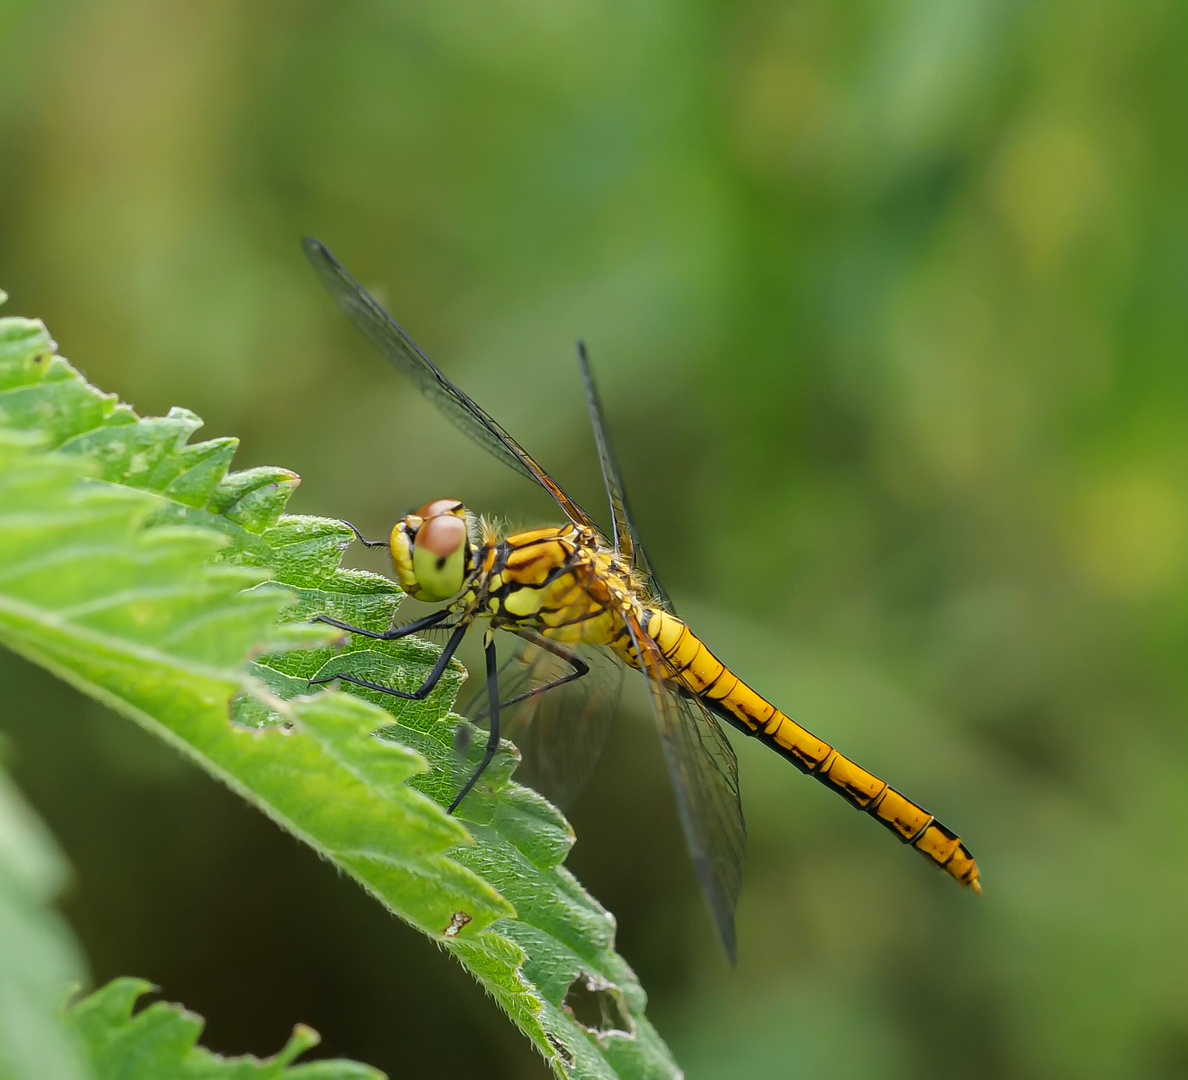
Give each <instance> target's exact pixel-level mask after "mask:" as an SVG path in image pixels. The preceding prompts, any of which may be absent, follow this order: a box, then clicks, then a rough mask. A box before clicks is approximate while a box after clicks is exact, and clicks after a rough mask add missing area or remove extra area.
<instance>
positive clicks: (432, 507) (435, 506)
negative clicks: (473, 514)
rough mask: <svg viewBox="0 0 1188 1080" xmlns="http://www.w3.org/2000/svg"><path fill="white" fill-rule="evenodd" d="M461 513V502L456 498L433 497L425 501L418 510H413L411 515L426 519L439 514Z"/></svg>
mask: <svg viewBox="0 0 1188 1080" xmlns="http://www.w3.org/2000/svg"><path fill="white" fill-rule="evenodd" d="M461 513H462V504H461V503H460V502H459V501H458V500H457V499H434V500H433V501H432V502H427V503H426V504H425V505H424V506H422V507H421V509H420V510H417V511H415V512H414V514H413V516H414V517H419V518H422V519H425V520H428V519H429V518H432V517H437V516H438V515H439V514H458V515H460V514H461Z"/></svg>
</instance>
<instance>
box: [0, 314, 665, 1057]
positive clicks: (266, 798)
mask: <svg viewBox="0 0 1188 1080" xmlns="http://www.w3.org/2000/svg"><path fill="white" fill-rule="evenodd" d="M9 323H19V324H20V325H19V326H9V325H6V324H9ZM49 347H50V343H49V338H48V335H46V334H45V333H44V328H41V327H40V324H32V323H27V322H25V321H23V320H0V387H7V389H3V390H0V418H7V422H8V423H9V424H10V426H16V427H19V428H21V429H22V430H24V431H26V432H35V433H36V434H37V436H38V437H39V438H40V439H42V440H43V441H44V442H45V443H46V445H48V446H55V447H60V448H61V450H62V451H65V452H64V453H62V452H59V453H47V452H45V451H44V450H33V449H31V448H30V447H29V445H28V440H27V439H24V440H23V441H22V440H20V439H17V438H9V439H8V441H7V442H5V441H4V440H3V439H2V438H0V642H3V643H5V644H7V645H9V646H10V647H11V648H13V649H14V650H15V651H18V652H20V653H22V654H23V655H25V656H27V657H29V658H31V659H33V660H34V661H36V662H38V663H41V664H43V665H44V666H46V667H47V668H49V669H50V670H52V671H55V672H56V673H58V674H59V675H60V676H61V677H63V678H64V679H66V680H68V681H70V682H71V683H73V684H74V685H75V686H77V687H79V688H80V689H82V690H83V691H84V692H86V693H88V694H90V695H91V696H93V697H95V698H97V699H99V700H101V701H104V702H106V703H108V704H109V705H111V706H112V707H113V708H115V709H116V710H118V711H121V712H123V713H124V714H125V715H128V716H131V717H132V718H134V719H136V720H137V721H138V722H139V723H141V724H143V725H144V726H145V727H147V728H149V729H150V730H152V731H155V732H156V733H157V734H159V735H160V736H161V737H163V738H165V739H166V740H167V741H169V742H171V743H173V744H174V745H175V746H177V747H178V748H179V749H181V750H182V751H183V752H184V753H186V754H187V755H189V756H190V757H191V758H193V759H194V760H196V761H197V762H198V763H200V764H201V765H202V766H203V767H204V768H205V769H207V770H208V771H209V772H211V773H212V774H213V775H215V776H217V777H219V778H220V779H222V780H223V781H224V782H226V783H227V784H228V785H229V786H231V787H232V788H234V789H235V790H237V791H238V792H240V793H241V794H242V795H243V796H244V797H245V798H247V799H248V800H249V801H251V802H252V803H254V804H255V805H256V806H258V807H259V808H260V809H261V810H263V811H264V812H265V813H267V814H268V815H269V816H271V817H272V818H273V819H274V820H276V821H277V822H278V823H280V824H281V825H282V826H284V827H285V828H286V829H288V830H290V831H291V832H293V833H294V834H295V835H297V836H299V837H300V838H302V839H303V840H305V841H306V842H307V843H308V844H310V845H311V846H312V847H314V848H315V849H316V850H318V851H319V852H320V853H321V854H322V855H323V856H325V857H326V858H328V859H330V860H332V861H333V862H335V863H336V864H337V865H338V866H340V867H342V868H343V869H344V870H346V871H347V872H349V873H350V874H351V875H352V876H353V877H355V879H356V880H358V881H359V882H360V884H362V885H363V886H364V888H366V889H367V890H368V891H369V892H371V893H372V894H373V895H375V896H376V897H377V898H378V899H379V900H380V901H381V902H383V903H384V904H385V905H386V906H387V907H388V908H389V909H390V910H392V911H393V912H395V913H397V914H398V915H400V916H401V917H402V918H404V919H406V920H407V921H409V922H410V923H412V924H413V925H414V926H416V927H418V928H419V929H420V930H422V931H423V932H424V933H426V934H428V935H429V936H431V937H433V938H434V939H435V940H436V941H438V942H439V943H441V944H442V945H443V946H445V947H446V948H447V949H448V950H450V951H451V952H452V953H453V954H454V955H455V956H456V957H457V958H458V959H459V960H460V961H461V962H462V963H463V964H464V965H465V966H466V967H467V968H468V969H469V970H470V971H471V972H472V973H473V974H474V975H475V977H476V978H477V979H478V980H479V981H480V982H481V983H482V985H483V986H485V987H486V988H487V990H488V991H489V992H490V993H491V994H492V996H493V997H494V998H495V999H496V1001H497V1002H498V1003H499V1005H500V1006H501V1007H502V1008H503V1009H504V1010H505V1011H506V1012H507V1014H508V1015H509V1016H510V1017H511V1018H512V1020H513V1021H514V1022H515V1023H516V1024H517V1025H518V1026H519V1027H520V1028H521V1030H522V1031H524V1033H525V1034H526V1035H527V1036H528V1037H529V1038H530V1039H531V1040H532V1042H533V1043H534V1044H535V1045H536V1047H537V1048H538V1049H539V1051H540V1052H541V1053H542V1054H543V1055H544V1056H545V1058H546V1059H547V1060H548V1061H549V1062H550V1063H551V1065H552V1066H553V1068H554V1070H555V1071H556V1072H557V1073H558V1075H562V1076H572V1077H606V1078H612V1077H624V1078H626V1077H636V1076H648V1077H669V1076H676V1075H679V1072H678V1070H677V1068H676V1066H675V1064H674V1063H673V1062H672V1059H671V1057H670V1056H669V1054H668V1051H667V1049H666V1047H665V1046H664V1044H663V1042H661V1040H660V1039H659V1037H658V1036H657V1035H656V1033H655V1031H654V1030H653V1029H652V1027H651V1026H650V1024H649V1023H648V1021H647V1019H646V1017H645V1016H644V1008H645V1004H646V999H645V996H644V993H643V990H642V989H641V987H640V986H639V984H638V981H637V980H636V978H635V976H634V974H633V973H632V972H631V970H630V968H629V967H628V966H627V965H626V963H625V962H624V961H623V960H622V959H621V958H620V957H619V956H618V955H617V954H616V953H615V952H614V948H613V939H614V920H613V918H612V917H611V916H610V914H609V913H608V912H606V911H605V910H604V909H603V908H602V907H601V906H600V905H599V904H598V903H597V902H596V901H595V900H593V898H591V897H590V896H589V895H588V894H586V893H585V892H584V891H583V890H582V889H581V888H580V886H579V885H578V884H577V882H576V881H575V880H574V878H573V877H572V875H570V874H569V873H568V871H566V870H565V869H564V867H563V866H562V865H561V863H562V860H563V859H564V858H565V855H566V853H567V852H568V850H569V848H570V846H571V845H572V843H573V834H572V832H571V830H570V828H569V826H568V824H567V823H566V822H565V820H564V819H563V818H562V817H561V816H560V815H559V814H558V813H557V811H556V810H555V809H553V807H551V806H550V805H549V804H548V803H547V802H546V801H545V800H543V799H542V798H540V797H539V796H538V795H536V794H535V793H534V792H531V791H529V790H527V789H525V788H522V787H520V786H518V785H516V784H514V783H513V782H511V779H510V778H511V774H512V771H513V769H514V767H515V764H516V756H515V753H514V750H513V748H511V747H510V746H508V745H505V747H504V748H503V749H502V750H501V752H500V754H499V755H498V757H497V759H496V762H495V763H494V765H493V766H492V767H491V769H490V770H488V772H487V773H486V774H485V775H484V778H483V782H482V783H481V784H480V785H478V786H477V787H476V789H475V790H474V792H473V793H472V794H471V795H470V796H468V798H467V800H466V802H465V804H464V806H463V810H462V812H461V813H459V814H458V815H457V816H456V817H449V816H447V815H446V814H445V813H444V810H443V809H442V807H443V806H444V805H445V804H447V803H448V802H449V801H450V800H451V799H452V797H453V795H454V793H455V792H456V791H457V790H458V786H459V784H460V783H461V782H462V780H463V779H464V777H465V776H466V775H467V774H468V773H469V771H470V769H471V768H472V767H473V761H465V760H460V759H459V756H458V754H457V752H456V751H455V749H454V732H455V729H456V727H457V725H458V724H459V723H463V721H461V720H460V719H459V718H457V717H454V716H451V715H450V714H449V708H450V706H451V705H452V702H453V698H454V695H455V694H456V692H457V689H458V687H459V685H460V683H461V681H462V679H463V678H464V675H465V673H464V671H463V670H462V668H461V667H460V666H459V665H457V664H456V663H454V664H452V665H451V668H450V669H449V670H448V671H447V673H446V676H445V677H444V678H443V679H442V681H441V684H440V685H439V686H438V688H437V689H436V691H435V692H434V693H433V694H432V695H430V696H429V697H428V698H427V699H426V700H424V701H400V700H397V699H394V698H392V697H391V696H390V695H384V694H378V693H374V692H370V691H361V692H360V693H358V694H355V693H344V692H338V691H329V692H322V693H319V694H316V695H314V696H310V695H309V690H310V685H309V681H308V680H309V679H310V678H312V677H315V676H319V675H320V676H326V675H333V674H335V673H343V672H354V673H358V674H363V675H366V676H368V677H369V678H372V679H374V680H376V681H379V682H382V683H384V684H386V685H396V686H403V687H405V688H412V687H414V686H416V685H419V683H420V682H421V681H422V680H423V678H424V676H425V674H426V672H427V671H428V670H429V668H430V667H431V666H432V665H433V663H434V662H435V660H436V658H437V656H438V655H439V651H438V650H437V649H436V648H435V647H434V646H432V645H430V644H428V643H425V642H422V641H419V640H416V639H405V640H402V641H400V642H376V641H372V640H370V639H365V640H363V641H362V642H361V643H359V642H355V641H350V640H348V638H347V636H346V635H343V634H341V633H339V632H338V631H334V630H331V629H330V628H328V627H325V626H322V625H311V624H309V623H308V621H307V620H308V619H309V618H310V617H311V616H312V615H313V614H317V613H326V614H332V615H334V616H336V617H338V618H339V619H341V620H343V621H345V622H349V623H351V624H352V625H357V626H364V627H371V628H375V629H382V628H384V627H386V626H387V625H389V624H390V622H391V620H392V618H393V615H394V613H395V611H396V607H397V605H398V604H399V602H400V600H401V593H400V591H399V589H398V588H397V587H396V586H395V585H394V584H393V583H392V582H390V581H389V580H387V579H386V578H382V577H379V576H378V575H375V574H369V573H366V572H364V571H353V570H343V569H341V568H340V567H339V560H340V558H341V555H342V552H343V550H344V549H345V547H346V546H347V545H348V544H349V543H350V542H351V540H352V539H353V534H352V533H351V530H350V529H349V528H348V527H347V526H346V525H344V524H342V523H341V522H335V521H330V520H328V519H321V518H310V517H284V516H280V517H278V514H280V511H281V510H282V509H283V505H284V500H285V499H286V498H287V496H288V494H289V493H290V492H291V491H292V488H293V486H294V485H295V483H296V477H294V476H293V474H291V473H288V472H287V471H285V470H249V471H248V472H246V473H232V474H229V475H223V476H216V474H217V473H219V471H220V470H221V469H222V468H224V467H225V466H226V464H227V454H226V450H227V446H228V443H227V442H226V441H223V440H216V441H214V442H211V443H198V444H195V445H193V446H191V445H190V444H189V443H188V441H187V440H188V438H189V436H190V435H191V434H192V433H193V432H194V431H195V430H196V429H197V426H198V422H197V419H196V418H195V417H193V415H192V414H190V413H187V412H185V411H183V410H173V411H172V412H171V413H170V415H169V416H168V417H165V418H163V419H147V420H146V419H141V418H139V417H136V416H135V414H133V413H132V412H131V410H129V409H127V408H126V407H124V406H122V405H119V404H118V403H116V402H114V400H113V399H111V398H110V397H107V396H105V395H102V394H100V393H99V392H98V391H95V390H93V388H90V387H88V386H87V385H86V384H85V383H84V382H83V381H82V380H81V379H79V378H78V376H77V374H76V373H73V369H69V367H68V366H67V365H65V362H64V361H61V360H60V359H58V358H54V359H53V360H51V361H50V362H49V363H48V364H46V363H44V362H43V361H39V360H36V357H37V356H41V355H43V354H44V351H45V350H46V349H47V348H49ZM245 657H253V658H254V659H252V661H251V663H250V664H248V665H246V666H245V665H244V663H243V660H244V658H245ZM368 699H371V700H368ZM475 743H476V741H475V740H472V744H475ZM477 753H479V747H478V746H477V744H475V745H472V749H471V756H472V758H473V756H474V755H476V754H477ZM463 822H465V825H464V824H463ZM467 826H468V827H467ZM574 984H582V985H589V986H597V987H598V988H599V991H598V992H600V993H605V994H606V995H607V997H608V1000H613V1002H614V1003H615V1004H616V1008H619V1009H620V1011H621V1014H622V1022H621V1023H619V1024H616V1025H614V1026H613V1027H610V1028H605V1029H598V1030H590V1029H587V1028H586V1027H583V1026H582V1025H581V1024H579V1023H578V1022H577V1021H576V1019H575V1018H574V1017H573V1015H572V1014H571V1013H570V1011H569V1010H568V1008H567V1007H566V1004H565V1002H566V995H567V993H568V992H569V990H570V988H571V986H573V985H574ZM149 1011H151V1010H149Z"/></svg>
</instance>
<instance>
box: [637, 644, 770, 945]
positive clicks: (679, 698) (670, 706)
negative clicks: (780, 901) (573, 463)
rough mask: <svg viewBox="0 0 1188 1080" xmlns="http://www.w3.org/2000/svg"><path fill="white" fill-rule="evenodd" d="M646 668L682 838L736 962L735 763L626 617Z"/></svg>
mask: <svg viewBox="0 0 1188 1080" xmlns="http://www.w3.org/2000/svg"><path fill="white" fill-rule="evenodd" d="M627 625H628V629H629V631H630V632H631V637H632V644H633V645H634V646H635V650H636V653H637V655H638V656H639V658H640V663H641V665H642V667H643V671H644V674H645V675H646V676H647V680H648V691H649V693H650V695H651V699H652V709H653V712H654V713H655V716H656V723H657V726H658V727H659V730H660V743H661V745H662V746H663V748H664V759H665V761H666V763H667V765H668V775H669V779H670V780H671V781H672V790H673V794H674V795H675V797H676V804H677V812H678V814H679V816H680V819H681V827H682V828H683V829H684V831H685V842H686V844H687V845H688V847H689V854H690V855H691V856H692V858H693V865H694V867H695V868H696V870H697V876H698V878H699V879H700V881H701V887H702V889H703V890H704V892H705V896H706V899H707V900H708V901H709V906H710V912H711V913H712V914H713V917H714V922H715V923H716V924H717V927H718V934H719V935H720V936H721V938H722V945H723V946H724V947H725V949H726V954H727V956H729V958H730V962H731V963H734V961H735V939H734V908H735V905H736V904H737V902H738V894H739V890H740V889H741V887H742V867H743V855H744V852H745V849H746V840H747V834H746V826H745V824H744V822H743V813H742V801H741V800H740V798H739V791H738V761H737V759H736V758H735V756H734V749H733V748H732V747H731V745H730V743H729V742H728V741H727V739H726V736H725V734H724V733H723V731H722V729H721V727H719V726H718V722H717V720H715V719H714V717H713V714H712V713H710V712H709V710H707V709H706V707H705V706H704V705H703V704H702V703H701V701H700V700H699V699H698V698H696V697H693V696H692V695H690V694H686V693H684V692H683V691H682V690H680V689H679V685H678V681H679V676H678V675H677V673H675V672H674V671H672V670H671V668H670V667H669V665H668V662H667V661H666V660H665V658H664V654H663V653H662V652H661V651H660V647H659V646H658V645H657V644H656V643H655V642H654V641H653V640H652V639H651V638H650V637H648V635H647V634H646V633H645V632H644V631H643V629H642V628H641V627H639V626H638V625H633V624H632V623H631V622H630V621H629V622H628V624H627Z"/></svg>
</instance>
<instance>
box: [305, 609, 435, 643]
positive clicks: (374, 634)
mask: <svg viewBox="0 0 1188 1080" xmlns="http://www.w3.org/2000/svg"><path fill="white" fill-rule="evenodd" d="M449 615H450V609H449V608H442V609H441V611H434V612H432V613H431V614H429V615H426V616H425V617H424V618H423V619H414V620H413V621H412V622H410V623H405V624H404V625H403V626H393V627H392V628H391V629H390V630H383V631H380V630H364V629H363V627H361V626H351V624H350V623H344V622H339V621H338V620H337V619H332V618H330V616H329V615H315V616H314V617H313V619H311V620H310V621H311V622H324V623H326V624H327V625H329V626H337V627H338V629H339V630H346V631H347V632H348V633H351V634H362V635H363V636H364V637H369V638H374V639H375V640H376V641H399V640H400V639H401V638H402V637H408V635H409V634H415V633H416V632H417V631H418V630H427V629H428V628H429V627H431V626H436V625H437V624H438V623H440V622H445V620H446V619H447V618H449Z"/></svg>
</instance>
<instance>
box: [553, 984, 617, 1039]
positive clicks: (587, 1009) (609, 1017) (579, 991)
mask: <svg viewBox="0 0 1188 1080" xmlns="http://www.w3.org/2000/svg"><path fill="white" fill-rule="evenodd" d="M561 1007H562V1008H563V1009H564V1010H565V1011H566V1012H567V1013H569V1015H570V1016H572V1017H573V1019H574V1020H575V1021H576V1022H577V1023H578V1025H579V1026H580V1027H582V1028H583V1029H585V1030H586V1031H587V1032H589V1034H591V1035H593V1036H595V1037H596V1038H604V1037H606V1036H607V1035H617V1036H620V1037H621V1038H624V1039H634V1038H635V1021H634V1020H632V1019H631V1013H630V1012H629V1011H628V1010H627V1002H626V1001H625V1000H624V998H623V991H622V990H620V989H619V988H618V987H617V986H616V985H615V984H614V983H612V982H607V980H606V979H604V978H603V977H602V976H601V975H588V974H586V973H585V972H578V974H577V977H576V978H575V979H574V980H573V982H571V983H570V984H569V989H568V990H566V991H565V998H564V999H563V1000H562V1002H561Z"/></svg>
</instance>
